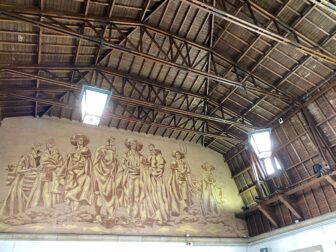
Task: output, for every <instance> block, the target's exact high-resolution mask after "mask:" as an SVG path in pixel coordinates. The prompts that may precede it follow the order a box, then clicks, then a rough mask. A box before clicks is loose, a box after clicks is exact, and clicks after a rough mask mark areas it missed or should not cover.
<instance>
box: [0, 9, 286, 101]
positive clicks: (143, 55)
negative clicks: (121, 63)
mask: <svg viewBox="0 0 336 252" xmlns="http://www.w3.org/2000/svg"><path fill="white" fill-rule="evenodd" d="M1 11H2V13H3V14H5V15H6V16H9V17H11V18H13V19H17V20H20V21H23V22H27V23H30V24H32V25H35V26H38V27H43V28H45V29H50V30H53V31H56V32H59V33H62V34H66V35H69V36H72V37H74V38H78V39H85V40H87V41H89V42H92V43H95V44H99V45H103V46H105V47H106V48H111V49H114V50H118V51H120V52H123V53H128V54H131V55H133V56H138V57H141V58H143V59H147V60H150V61H152V62H157V63H161V64H164V65H167V66H170V67H173V68H177V69H180V70H182V71H188V72H191V73H193V74H197V75H200V76H203V77H204V78H208V79H210V80H214V81H217V82H219V83H221V84H222V85H225V86H235V87H238V88H244V89H246V90H249V91H250V92H253V93H259V94H260V93H261V94H265V95H269V96H272V97H276V98H279V99H283V100H287V101H290V100H291V98H289V97H288V96H287V95H284V94H282V92H281V91H279V90H277V92H272V91H269V90H267V89H264V88H260V87H255V86H253V85H245V86H242V85H241V83H239V82H236V81H232V80H229V79H225V78H223V77H221V76H218V75H216V74H214V73H207V71H201V70H199V69H197V68H194V67H192V66H188V65H185V64H181V63H177V62H176V60H174V59H164V58H158V57H154V56H153V55H151V54H146V53H144V52H142V51H139V50H136V49H138V48H131V47H127V46H126V45H121V44H115V43H111V42H109V41H107V40H105V39H103V38H96V37H91V36H87V35H84V34H81V33H79V32H77V31H74V30H72V29H69V28H67V27H64V26H63V27H60V26H58V25H54V24H51V23H46V22H39V21H36V20H34V19H31V18H29V17H26V16H24V15H22V14H17V11H13V10H12V9H9V10H8V9H6V10H4V8H3V7H2V10H1ZM35 13H38V12H36V11H35ZM42 14H43V13H42ZM65 16H66V15H65ZM53 21H54V22H56V20H55V19H53ZM107 21H108V20H106V22H107ZM59 25H60V24H59ZM123 25H125V22H123ZM104 56H106V54H105V55H104ZM279 92H280V93H279Z"/></svg>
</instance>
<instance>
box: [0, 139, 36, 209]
mask: <svg viewBox="0 0 336 252" xmlns="http://www.w3.org/2000/svg"><path fill="white" fill-rule="evenodd" d="M40 158H41V145H40V144H35V145H34V146H33V147H32V149H31V152H30V153H29V154H28V155H24V156H22V157H21V158H20V160H19V163H18V165H17V166H16V168H15V170H14V174H15V176H14V179H13V181H12V182H11V184H10V188H9V191H8V193H7V196H6V197H5V200H4V203H3V206H2V208H1V210H0V214H1V215H14V214H16V213H22V212H24V211H25V210H26V204H27V197H28V196H27V193H26V192H25V176H27V175H28V176H29V174H30V173H33V172H34V171H35V170H36V169H37V167H38V166H39V165H40ZM28 188H30V186H29V185H28Z"/></svg>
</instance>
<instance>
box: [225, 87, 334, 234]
mask: <svg viewBox="0 0 336 252" xmlns="http://www.w3.org/2000/svg"><path fill="white" fill-rule="evenodd" d="M307 109H308V111H309V113H310V115H311V118H312V120H313V122H314V124H315V130H316V132H317V133H318V134H319V139H324V140H325V142H324V143H325V144H326V146H325V147H326V148H323V153H324V154H325V156H326V158H327V161H328V163H329V164H330V165H331V168H332V169H335V162H334V159H333V157H335V151H336V92H335V90H334V89H331V90H329V92H327V93H325V94H323V95H320V97H318V98H317V99H316V100H314V101H312V102H311V103H310V104H308V106H307ZM312 134H313V133H312V131H311V130H310V129H309V126H308V121H307V119H306V118H305V116H304V114H303V112H302V111H299V112H297V113H295V114H293V115H292V116H291V117H290V118H285V120H284V123H283V124H279V123H276V124H274V125H273V127H272V138H273V150H274V154H275V156H276V157H277V158H278V159H279V160H280V163H281V165H282V167H283V170H282V171H280V172H277V173H276V174H274V175H272V176H269V177H266V178H265V181H266V182H267V185H268V189H269V190H270V193H271V194H270V195H269V197H275V195H278V194H279V195H281V194H282V191H285V192H286V191H288V190H290V189H292V188H295V187H297V186H300V185H304V184H305V183H310V182H311V181H314V179H315V175H314V172H313V168H312V167H313V165H314V164H315V163H322V156H321V151H319V149H318V147H317V144H316V140H315V139H314V136H313V135H312ZM328 148H330V152H328V150H327V149H328ZM333 155H334V156H333ZM228 164H229V167H230V169H231V171H232V174H233V176H234V178H235V181H236V183H237V186H238V188H239V190H241V189H243V190H244V187H241V184H242V183H243V181H248V186H249V187H251V185H254V183H255V178H254V175H253V173H252V170H251V168H248V167H250V159H249V154H248V152H247V151H246V150H243V151H240V152H238V153H237V154H236V155H234V158H232V159H228ZM237 174H238V175H237ZM235 175H236V176H235ZM245 186H246V185H245ZM250 191H251V190H249V195H247V192H245V191H243V192H242V193H241V196H242V198H243V200H244V203H245V204H246V205H248V206H253V202H251V200H254V201H255V198H254V197H253V198H252V197H251V195H250ZM254 193H255V196H256V195H257V194H256V193H257V191H256V190H254ZM248 196H249V197H248ZM287 200H288V202H289V203H290V205H291V206H292V207H293V208H294V209H295V211H297V213H298V214H299V215H300V216H301V217H302V219H309V218H312V217H316V216H320V215H322V214H326V213H329V212H331V211H335V210H336V194H335V188H334V187H333V186H332V185H331V184H330V183H329V182H327V181H326V180H322V181H321V182H318V183H315V184H312V185H311V186H308V187H307V188H305V189H303V190H299V191H296V192H295V194H292V195H291V196H290V197H289V198H287ZM264 202H267V199H266V200H265V201H263V202H261V204H263V205H264ZM254 204H257V203H254ZM267 207H268V209H269V212H270V213H272V216H273V218H274V221H276V223H277V225H278V226H279V227H282V226H287V225H290V224H292V223H294V222H295V220H297V219H298V218H297V216H295V215H294V214H293V212H292V211H291V210H290V209H289V208H288V206H286V205H285V204H282V203H281V202H280V201H279V200H275V202H273V203H271V204H270V205H267ZM253 209H255V210H249V213H248V214H247V215H246V216H245V218H246V220H247V224H248V229H249V234H250V235H251V236H254V235H257V234H260V233H264V232H267V231H269V230H271V229H274V228H275V227H274V225H272V224H271V223H270V221H269V220H268V219H267V217H265V216H264V214H263V213H262V212H261V211H258V208H253Z"/></svg>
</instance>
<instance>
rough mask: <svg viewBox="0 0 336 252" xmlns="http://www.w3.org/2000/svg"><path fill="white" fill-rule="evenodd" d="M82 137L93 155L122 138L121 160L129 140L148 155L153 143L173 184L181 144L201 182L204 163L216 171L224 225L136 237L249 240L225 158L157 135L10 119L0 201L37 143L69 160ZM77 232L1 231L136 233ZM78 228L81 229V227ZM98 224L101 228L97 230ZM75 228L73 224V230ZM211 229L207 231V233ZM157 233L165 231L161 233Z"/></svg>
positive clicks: (86, 226) (1, 145)
mask: <svg viewBox="0 0 336 252" xmlns="http://www.w3.org/2000/svg"><path fill="white" fill-rule="evenodd" d="M76 133H82V134H85V135H87V136H88V137H89V138H90V143H89V145H88V147H89V148H90V149H91V152H92V153H93V155H94V153H95V150H96V148H97V147H99V146H101V145H104V144H105V142H106V139H107V138H108V137H109V136H113V137H115V139H116V143H117V144H116V148H117V153H118V155H119V156H122V155H123V154H124V153H125V152H126V151H127V149H126V147H125V145H124V141H125V139H127V138H134V139H137V140H138V141H140V142H142V143H143V145H144V148H143V150H142V151H141V153H142V154H143V155H144V156H147V155H148V154H149V151H148V144H150V143H152V144H154V145H155V146H156V148H157V149H161V151H162V155H163V157H164V158H165V159H166V162H167V164H166V168H165V172H164V179H165V181H167V180H168V178H169V176H170V174H171V171H170V169H169V166H170V163H171V161H172V159H173V158H172V155H171V153H172V152H173V151H175V150H179V149H180V148H181V145H183V146H185V147H186V149H187V154H186V159H187V161H188V163H189V165H190V167H191V174H192V176H195V177H196V178H197V179H199V180H200V179H201V178H202V177H201V174H202V173H201V171H202V170H201V165H202V164H203V163H204V162H209V163H211V164H212V165H213V166H214V167H215V168H216V169H215V171H214V175H215V178H216V183H217V185H218V186H219V187H221V188H223V192H224V203H223V205H222V207H223V209H225V211H224V212H223V213H221V217H220V219H221V220H222V222H221V223H215V221H214V223H213V224H211V223H210V224H209V223H208V224H204V223H203V222H202V223H201V222H200V223H198V222H197V223H193V222H188V221H186V222H183V223H179V224H178V225H174V224H172V225H169V226H166V227H165V226H160V227H155V226H154V227H145V228H142V229H139V230H137V231H136V234H137V233H139V234H154V235H156V234H161V235H184V234H186V233H191V234H193V235H203V236H204V235H205V236H227V237H232V236H234V237H238V236H245V235H246V233H247V231H246V228H245V223H243V222H242V221H240V220H238V219H236V218H235V217H234V212H235V211H239V210H240V208H241V206H242V205H243V203H242V200H241V198H240V197H239V194H238V191H237V188H236V185H235V183H234V181H233V180H232V179H231V176H230V171H229V169H228V166H227V164H226V163H225V162H224V161H223V157H222V155H220V154H218V153H216V152H214V151H212V150H210V149H207V148H203V147H201V146H200V145H195V144H190V143H186V142H181V141H175V140H171V139H168V138H162V137H157V136H152V135H145V134H138V133H132V132H129V131H124V130H116V129H111V128H106V127H93V126H88V125H84V124H81V123H79V122H72V121H69V120H65V119H57V118H48V117H46V118H40V119H35V118H30V117H20V118H9V119H4V120H3V121H2V126H1V127H0V162H1V169H0V199H1V200H3V199H4V198H5V196H6V194H7V192H8V189H9V187H8V186H6V185H5V179H6V176H7V171H6V168H7V166H8V165H10V164H12V165H15V164H17V162H18V160H19V158H20V156H21V155H24V154H28V153H29V152H30V149H31V146H32V144H33V143H36V142H39V143H45V142H46V141H47V140H48V139H51V138H52V139H54V140H55V143H56V147H57V148H58V149H59V151H60V152H61V154H62V155H63V157H64V158H66V156H67V154H68V153H70V152H71V151H72V150H73V149H74V146H72V145H71V144H70V142H69V139H70V137H71V136H72V135H73V134H76ZM70 222H71V223H73V224H74V227H72V229H71V228H70V229H67V228H66V227H67V226H66V224H67V223H66V221H65V222H62V223H61V224H59V223H56V224H55V223H54V224H53V225H55V226H52V227H50V226H48V227H45V226H43V225H40V229H39V228H35V229H34V227H33V226H32V225H35V226H36V225H37V224H30V223H28V226H29V225H30V226H31V230H30V229H29V228H28V229H27V224H26V225H25V226H22V225H17V226H13V225H10V223H9V224H8V222H7V223H5V224H2V225H0V230H1V229H2V230H4V231H13V232H16V231H22V230H23V231H24V232H30V231H31V232H42V233H43V232H54V231H55V232H80V233H121V234H131V233H132V232H135V231H134V229H129V228H128V227H125V226H122V225H120V226H119V227H116V226H117V225H115V226H113V227H109V228H107V227H104V226H103V225H101V226H100V225H98V224H93V223H80V224H78V223H74V221H73V220H70ZM76 225H77V226H76ZM94 225H95V226H94ZM68 226H69V225H68ZM203 226H204V227H206V228H203ZM157 230H160V231H159V232H161V233H157Z"/></svg>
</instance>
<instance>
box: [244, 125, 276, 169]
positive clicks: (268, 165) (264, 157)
mask: <svg viewBox="0 0 336 252" xmlns="http://www.w3.org/2000/svg"><path fill="white" fill-rule="evenodd" d="M271 130H272V129H271V128H267V129H260V130H255V131H252V132H249V143H250V144H251V146H252V148H253V150H254V152H255V153H256V155H257V157H258V159H259V160H260V163H261V164H262V166H263V168H264V170H265V172H266V174H267V175H271V174H273V173H274V172H275V171H276V170H281V165H280V162H279V160H278V159H277V158H276V157H275V156H274V155H273V154H272V144H271Z"/></svg>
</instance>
